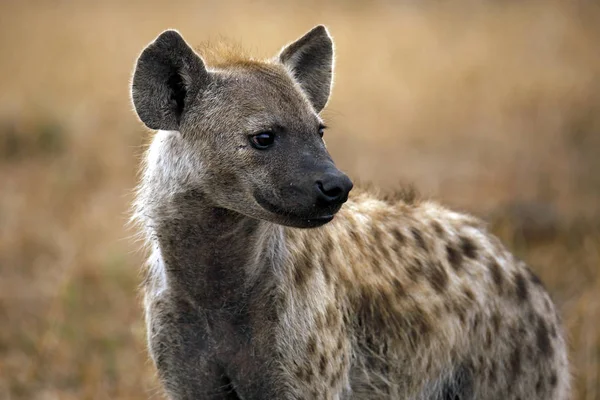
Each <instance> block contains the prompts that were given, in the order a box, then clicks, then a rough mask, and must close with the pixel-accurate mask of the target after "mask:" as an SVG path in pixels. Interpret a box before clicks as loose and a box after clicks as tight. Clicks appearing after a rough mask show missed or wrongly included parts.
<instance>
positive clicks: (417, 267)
mask: <svg viewBox="0 0 600 400" xmlns="http://www.w3.org/2000/svg"><path fill="white" fill-rule="evenodd" d="M406 272H407V273H408V277H409V278H410V280H411V281H413V282H417V281H418V280H419V277H421V275H423V265H422V264H421V261H420V260H418V259H415V260H413V262H412V263H410V264H408V265H407V266H406Z"/></svg>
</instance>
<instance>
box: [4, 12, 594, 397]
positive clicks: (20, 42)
mask: <svg viewBox="0 0 600 400" xmlns="http://www.w3.org/2000/svg"><path fill="white" fill-rule="evenodd" d="M321 3H322V2H320V1H303V2H297V3H294V2H292V1H280V2H272V3H270V2H266V1H249V2H236V3H232V2H227V3H225V2H218V1H216V0H215V1H211V2H202V1H188V0H179V1H176V2H166V1H165V2H163V3H159V2H149V1H146V2H142V1H132V2H124V1H123V2H118V1H114V2H102V3H101V4H96V2H92V1H79V2H68V1H59V0H53V1H50V0H48V1H46V2H43V3H42V2H33V1H26V0H20V1H18V0H2V1H1V2H0V50H1V53H0V399H32V400H38V399H40V400H42V399H43V400H46V399H48V400H50V399H61V400H62V399H66V400H70V399H147V398H160V391H159V390H158V387H157V384H156V381H155V380H154V377H153V372H152V368H151V365H150V363H149V361H148V358H147V356H146V352H145V348H144V330H143V325H142V321H141V308H140V306H139V301H138V300H139V299H138V297H137V294H136V290H137V286H138V284H139V275H138V270H139V265H140V262H141V259H142V255H141V254H140V253H139V252H138V251H137V249H138V247H139V246H138V245H137V244H136V243H134V241H133V240H132V239H130V236H131V234H132V232H131V231H128V230H127V229H125V228H124V224H125V222H126V220H127V209H128V204H129V202H130V201H131V189H132V188H133V186H134V184H135V179H136V169H137V164H138V160H139V155H140V154H141V152H142V151H143V144H144V143H147V141H148V138H149V136H150V135H149V134H148V132H147V131H145V130H144V129H143V128H142V126H141V124H140V123H138V121H137V120H136V118H135V116H134V114H133V112H132V108H131V105H130V103H129V98H128V96H129V94H128V83H129V77H130V73H131V70H132V66H133V62H134V60H135V58H136V56H137V54H138V53H139V51H141V49H142V48H143V46H144V45H145V44H146V43H148V42H149V41H150V40H152V39H153V38H154V37H155V36H156V35H157V34H158V33H159V32H160V31H161V30H163V29H165V28H168V27H175V28H177V29H179V30H180V32H182V34H183V35H184V36H185V37H186V39H188V40H189V41H190V42H192V43H200V42H201V41H203V40H206V39H212V40H217V39H218V38H219V36H220V35H225V36H228V37H230V38H232V39H234V40H236V41H239V42H241V43H242V44H243V45H245V46H247V47H249V48H250V50H252V51H253V52H255V53H256V54H257V55H271V54H274V53H275V52H276V51H277V50H278V49H279V48H280V46H282V45H283V44H284V42H286V41H290V40H292V39H294V38H296V37H298V36H300V35H301V34H302V33H304V31H306V30H308V29H309V28H310V27H312V26H313V25H315V24H317V23H325V24H327V25H328V26H329V27H330V30H331V32H332V34H333V36H334V38H335V40H336V45H337V55H338V57H337V64H336V67H337V75H336V86H335V89H334V96H333V100H332V102H331V103H330V105H329V107H328V109H327V111H326V112H325V117H326V119H327V122H328V125H330V126H331V129H330V130H328V132H327V134H326V135H327V136H326V138H327V141H328V145H329V147H330V149H331V151H332V153H333V155H334V157H335V158H336V159H337V160H338V164H339V165H340V166H341V167H342V169H344V170H346V171H347V172H349V173H350V175H351V176H352V177H353V178H355V179H361V180H363V181H373V182H375V183H377V184H379V185H382V186H385V187H390V188H391V187H395V186H397V185H399V183H400V182H406V183H410V182H412V183H414V184H415V185H416V187H417V188H418V189H419V190H420V191H421V192H422V193H424V194H425V195H427V196H431V197H435V198H438V199H440V200H441V201H443V202H445V203H447V204H450V205H452V206H454V207H457V208H459V209H462V210H467V211H471V212H474V213H477V214H479V215H482V216H485V217H488V218H490V219H491V220H492V221H493V222H494V224H493V226H494V229H495V230H496V231H497V232H499V234H500V235H501V236H502V237H503V238H504V239H505V240H506V241H507V242H508V243H509V244H510V246H511V248H512V249H513V250H514V251H515V252H516V253H517V254H518V255H519V256H521V257H523V258H524V259H526V260H527V261H528V262H530V264H531V265H532V266H533V268H534V269H535V270H536V271H537V272H538V273H539V274H540V275H541V277H542V278H543V280H544V281H545V282H546V284H547V286H548V288H549V290H550V291H551V293H552V294H553V297H554V298H555V300H556V301H557V303H558V304H559V306H560V308H561V311H562V315H563V317H564V322H565V324H566V326H567V328H568V331H569V343H570V348H571V359H572V362H573V366H574V371H573V373H574V376H575V378H574V383H575V388H576V390H577V395H576V396H575V398H576V399H582V400H583V399H586V400H596V399H600V233H599V232H600V51H599V47H598V43H599V42H600V8H599V7H598V6H595V5H594V2H592V1H582V2H581V3H578V2H576V1H570V2H561V3H552V2H539V3H535V2H523V1H514V2H511V1H506V2H505V1H502V2H500V1H498V2H496V1H493V2H489V3H486V2H480V1H453V2H430V1H424V2H418V1H404V2H401V1H391V0H390V1H377V2H368V3H366V2H365V3H362V2H359V1H345V2H343V1H338V2H337V3H329V4H328V5H324V4H321ZM560 4H562V5H560Z"/></svg>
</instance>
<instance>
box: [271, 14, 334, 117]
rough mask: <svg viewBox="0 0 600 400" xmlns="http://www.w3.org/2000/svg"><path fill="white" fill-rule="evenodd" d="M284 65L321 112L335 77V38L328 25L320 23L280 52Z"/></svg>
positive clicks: (316, 109) (280, 59)
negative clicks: (328, 29) (330, 33)
mask: <svg viewBox="0 0 600 400" xmlns="http://www.w3.org/2000/svg"><path fill="white" fill-rule="evenodd" d="M279 61H280V62H281V63H282V64H283V65H285V66H286V67H287V68H288V69H289V70H290V71H291V72H292V74H293V76H294V78H295V79H296V80H297V81H298V83H299V84H300V87H301V88H302V90H303V91H304V92H305V93H306V95H307V96H308V99H309V100H310V102H311V103H312V105H313V107H314V109H315V111H317V112H320V111H321V110H322V109H323V108H324V107H325V105H326V104H327V100H328V99H329V94H330V92H331V84H332V81H333V41H332V40H331V37H330V36H329V32H327V28H325V27H324V26H323V25H318V26H316V27H314V28H313V29H311V30H310V31H309V32H308V33H306V34H305V35H304V36H302V37H301V38H300V39H298V40H296V41H295V42H293V43H291V44H289V45H287V46H286V47H284V48H283V50H281V53H279Z"/></svg>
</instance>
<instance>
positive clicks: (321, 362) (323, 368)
mask: <svg viewBox="0 0 600 400" xmlns="http://www.w3.org/2000/svg"><path fill="white" fill-rule="evenodd" d="M326 369H327V358H325V354H321V359H320V360H319V372H320V373H321V375H323V374H325V371H326Z"/></svg>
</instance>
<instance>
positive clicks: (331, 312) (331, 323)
mask: <svg viewBox="0 0 600 400" xmlns="http://www.w3.org/2000/svg"><path fill="white" fill-rule="evenodd" d="M336 317H337V310H336V309H335V307H334V306H333V304H329V305H328V306H327V318H326V319H327V326H328V327H329V328H331V329H333V328H334V327H335V323H336V321H337V318H336Z"/></svg>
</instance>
